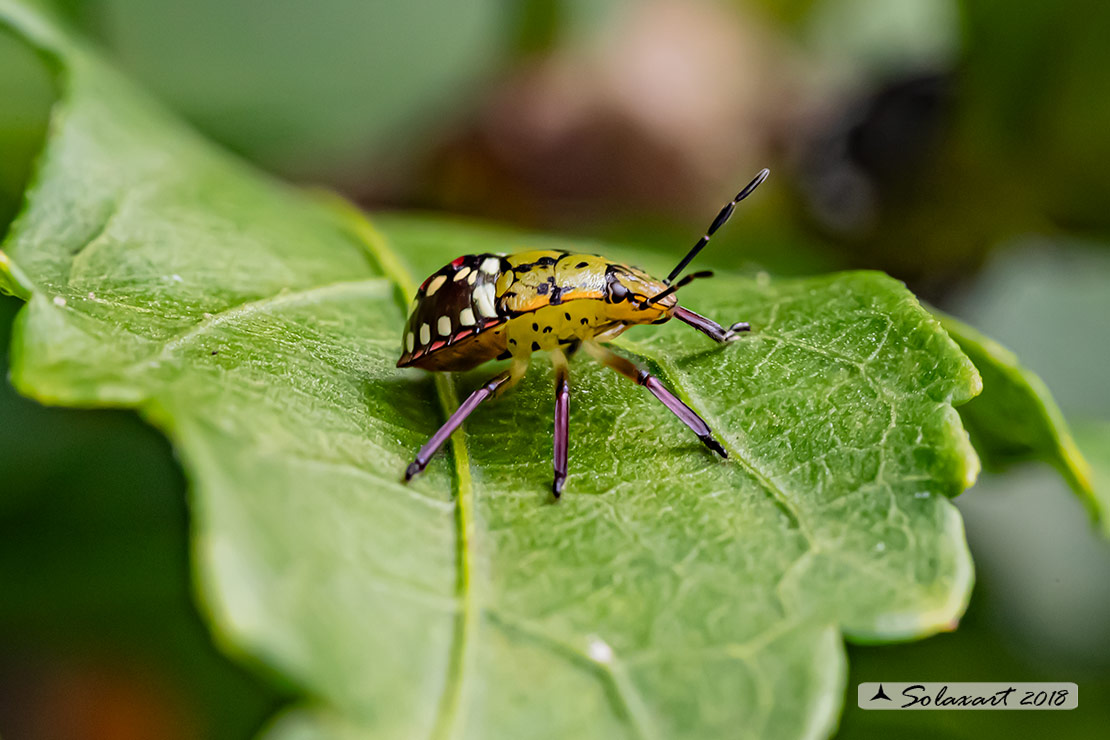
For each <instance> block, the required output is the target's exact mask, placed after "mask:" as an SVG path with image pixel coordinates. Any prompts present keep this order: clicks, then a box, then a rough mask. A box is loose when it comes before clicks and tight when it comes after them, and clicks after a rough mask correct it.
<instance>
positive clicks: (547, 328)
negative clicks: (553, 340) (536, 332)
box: [543, 326, 551, 334]
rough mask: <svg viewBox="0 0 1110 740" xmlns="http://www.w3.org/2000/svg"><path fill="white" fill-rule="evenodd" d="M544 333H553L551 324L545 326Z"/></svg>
mask: <svg viewBox="0 0 1110 740" xmlns="http://www.w3.org/2000/svg"><path fill="white" fill-rule="evenodd" d="M543 333H544V334H550V333H551V327H550V326H545V327H544V328H543Z"/></svg>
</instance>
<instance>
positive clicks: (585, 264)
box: [575, 262, 590, 270]
mask: <svg viewBox="0 0 1110 740" xmlns="http://www.w3.org/2000/svg"><path fill="white" fill-rule="evenodd" d="M589 266H590V263H589V262H579V263H578V264H577V265H575V268H577V269H579V270H581V269H582V268H583V267H589Z"/></svg>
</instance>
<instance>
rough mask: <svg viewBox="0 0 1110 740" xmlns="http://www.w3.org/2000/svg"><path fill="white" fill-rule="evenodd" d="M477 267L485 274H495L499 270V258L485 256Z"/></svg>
mask: <svg viewBox="0 0 1110 740" xmlns="http://www.w3.org/2000/svg"><path fill="white" fill-rule="evenodd" d="M479 269H480V270H481V271H482V272H484V273H486V274H487V275H496V274H497V273H498V272H500V271H501V260H499V259H497V258H496V257H486V258H485V259H484V260H482V266H481V267H480V268H479Z"/></svg>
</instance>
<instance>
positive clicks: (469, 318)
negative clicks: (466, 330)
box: [459, 308, 478, 326]
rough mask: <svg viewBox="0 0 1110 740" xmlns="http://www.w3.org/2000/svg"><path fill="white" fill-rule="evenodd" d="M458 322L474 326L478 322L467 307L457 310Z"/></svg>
mask: <svg viewBox="0 0 1110 740" xmlns="http://www.w3.org/2000/svg"><path fill="white" fill-rule="evenodd" d="M459 323H460V324H462V325H463V326H474V324H476V323H478V322H477V321H475V319H474V312H473V311H472V310H470V309H469V308H464V309H463V310H461V311H459Z"/></svg>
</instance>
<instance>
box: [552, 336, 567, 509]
mask: <svg viewBox="0 0 1110 740" xmlns="http://www.w3.org/2000/svg"><path fill="white" fill-rule="evenodd" d="M551 364H552V365H554V366H555V478H554V480H553V481H552V483H551V493H553V494H554V495H555V498H559V496H561V495H562V493H563V483H564V482H565V481H566V479H567V447H568V446H569V444H570V419H569V415H570V384H569V383H568V378H569V375H570V371H569V369H568V367H567V358H566V355H564V354H563V353H562V352H559V351H553V352H552V353H551Z"/></svg>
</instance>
